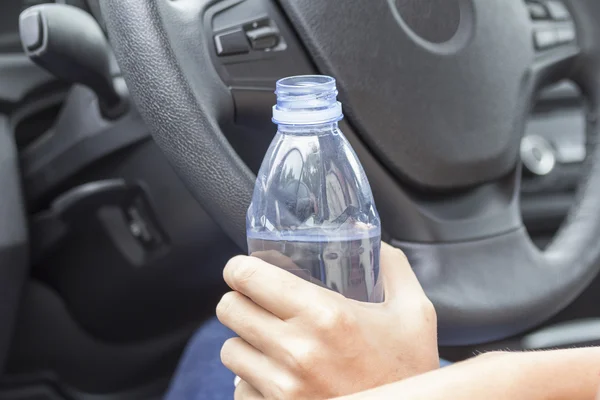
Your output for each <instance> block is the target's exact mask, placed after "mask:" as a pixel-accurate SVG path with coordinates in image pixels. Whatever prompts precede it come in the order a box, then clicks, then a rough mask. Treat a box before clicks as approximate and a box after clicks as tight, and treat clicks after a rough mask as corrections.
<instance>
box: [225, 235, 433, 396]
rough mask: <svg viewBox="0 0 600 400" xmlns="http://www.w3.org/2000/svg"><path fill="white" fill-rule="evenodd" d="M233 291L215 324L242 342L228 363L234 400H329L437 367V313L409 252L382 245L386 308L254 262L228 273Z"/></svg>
mask: <svg viewBox="0 0 600 400" xmlns="http://www.w3.org/2000/svg"><path fill="white" fill-rule="evenodd" d="M223 275H224V278H225V281H226V282H227V284H228V285H229V286H230V287H231V288H232V289H233V290H234V291H232V292H229V293H227V294H226V295H225V296H223V298H222V300H221V301H220V303H219V305H218V306H217V317H218V318H219V320H220V321H221V322H222V323H223V324H224V325H226V326H228V327H229V328H231V329H232V330H233V331H235V332H236V333H237V334H238V335H240V337H239V338H233V339H230V340H228V341H227V342H225V344H224V345H223V348H222V350H221V360H222V361H223V364H224V365H225V366H226V367H227V368H229V369H230V370H232V371H233V372H234V373H235V374H237V375H238V376H240V377H241V379H242V382H241V383H240V384H239V385H238V387H237V389H236V396H235V398H236V399H244V400H248V399H298V400H301V399H308V398H310V399H324V398H330V397H336V396H341V395H345V394H351V393H355V392H359V391H362V390H366V389H369V388H373V387H376V386H380V385H383V384H386V383H390V382H395V381H398V380H401V379H404V378H407V377H410V376H414V375H417V374H421V373H423V372H427V371H430V370H432V369H435V368H438V366H439V358H438V350H437V326H436V325H437V324H436V315H435V310H434V308H433V306H432V304H431V302H430V301H429V300H428V299H427V297H426V296H425V293H424V292H423V290H422V288H421V286H420V285H419V282H418V281H417V278H416V277H415V275H414V273H413V271H412V269H411V268H410V265H409V264H408V261H407V260H406V257H405V256H404V254H403V253H402V252H401V251H400V250H397V249H394V248H392V247H390V246H388V245H386V244H384V243H382V248H381V279H383V284H384V287H385V302H383V303H361V302H358V301H354V300H350V299H346V298H345V297H343V296H342V295H340V294H338V293H335V292H333V291H331V290H328V289H325V288H322V287H319V286H316V285H314V284H311V283H309V282H306V281H304V280H302V279H300V278H298V277H296V276H294V275H292V274H290V273H288V272H286V271H284V270H283V269H281V268H278V267H275V266H273V265H271V264H268V263H267V262H265V261H262V260H260V259H258V258H254V257H246V256H238V257H235V258H233V259H231V260H230V261H229V263H228V264H227V266H226V267H225V270H224V272H223Z"/></svg>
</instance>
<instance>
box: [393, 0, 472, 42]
mask: <svg viewBox="0 0 600 400" xmlns="http://www.w3.org/2000/svg"><path fill="white" fill-rule="evenodd" d="M390 5H391V6H392V11H393V12H394V13H397V14H398V17H399V18H400V19H401V21H399V22H400V23H402V22H403V23H404V24H403V25H405V28H409V29H410V30H411V31H412V32H413V33H414V34H415V35H417V36H419V37H420V38H422V39H424V40H426V41H428V42H430V43H445V42H447V41H449V40H450V39H452V38H453V37H454V35H456V33H457V31H458V27H459V25H460V23H461V10H460V5H459V2H458V0H390Z"/></svg>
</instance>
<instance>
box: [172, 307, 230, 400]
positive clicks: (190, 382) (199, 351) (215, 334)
mask: <svg viewBox="0 0 600 400" xmlns="http://www.w3.org/2000/svg"><path fill="white" fill-rule="evenodd" d="M234 336H236V335H235V333H233V332H232V331H231V330H229V329H228V328H226V327H225V326H223V325H222V324H221V323H220V322H219V320H217V319H216V318H212V319H210V320H209V321H208V322H206V323H205V324H204V325H202V327H201V328H200V329H198V331H197V332H196V334H195V335H194V336H193V337H192V338H191V339H190V342H189V343H188V345H187V349H186V350H185V352H184V354H183V357H182V358H181V361H180V363H179V367H178V368H177V371H176V372H175V376H174V378H173V381H172V382H171V387H170V388H169V390H168V391H167V395H166V396H165V400H232V399H233V392H234V389H235V387H234V386H233V379H234V378H235V375H234V374H233V373H232V372H231V371H229V370H228V369H227V368H225V366H223V364H221V357H220V353H221V346H222V345H223V343H225V341H226V340H227V339H229V338H232V337H234Z"/></svg>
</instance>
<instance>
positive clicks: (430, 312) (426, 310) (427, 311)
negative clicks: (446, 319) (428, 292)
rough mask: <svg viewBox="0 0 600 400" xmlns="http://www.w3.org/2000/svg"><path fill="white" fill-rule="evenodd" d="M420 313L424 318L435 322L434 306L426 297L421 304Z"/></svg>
mask: <svg viewBox="0 0 600 400" xmlns="http://www.w3.org/2000/svg"><path fill="white" fill-rule="evenodd" d="M421 312H422V314H423V315H424V316H425V318H427V319H428V320H429V319H432V320H437V313H436V311H435V306H434V305H433V303H432V302H431V300H429V299H428V298H427V297H424V298H423V301H422V302H421Z"/></svg>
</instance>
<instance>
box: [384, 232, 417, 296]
mask: <svg viewBox="0 0 600 400" xmlns="http://www.w3.org/2000/svg"><path fill="white" fill-rule="evenodd" d="M379 274H380V280H381V281H382V282H383V290H384V296H385V302H386V303H396V302H398V301H399V300H402V299H411V298H417V297H415V296H425V293H424V292H423V288H422V287H421V284H420V283H419V281H418V279H417V276H416V275H415V273H414V272H413V270H412V268H411V266H410V264H409V262H408V259H407V258H406V256H405V255H404V253H403V252H402V251H401V250H400V249H397V248H395V247H392V246H390V245H389V244H387V243H385V242H381V256H380V271H379Z"/></svg>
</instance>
